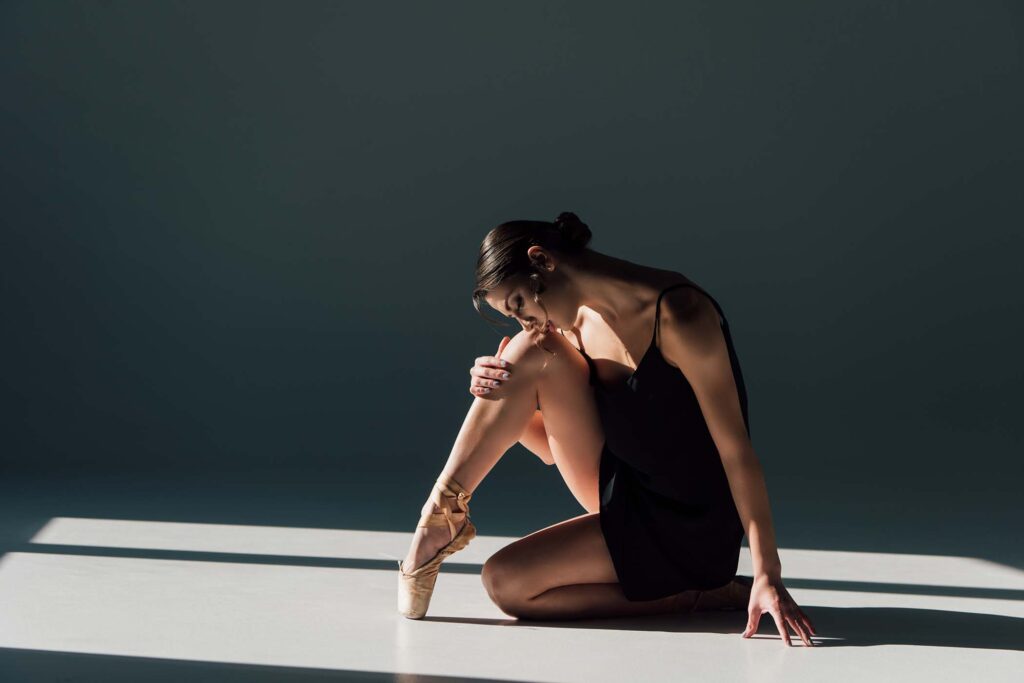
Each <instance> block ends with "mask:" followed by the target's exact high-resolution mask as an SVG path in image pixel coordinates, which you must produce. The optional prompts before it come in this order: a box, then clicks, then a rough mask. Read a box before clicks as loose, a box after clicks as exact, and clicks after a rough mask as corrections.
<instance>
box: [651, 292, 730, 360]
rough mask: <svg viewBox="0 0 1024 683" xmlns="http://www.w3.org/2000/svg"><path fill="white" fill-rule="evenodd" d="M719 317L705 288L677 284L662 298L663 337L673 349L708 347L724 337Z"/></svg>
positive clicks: (665, 344) (661, 326)
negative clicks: (702, 290) (699, 288)
mask: <svg viewBox="0 0 1024 683" xmlns="http://www.w3.org/2000/svg"><path fill="white" fill-rule="evenodd" d="M719 321H720V318H719V315H718V309H717V308H715V305H714V304H713V303H712V302H711V299H709V298H708V297H707V296H705V294H704V293H703V292H701V291H700V290H698V289H696V288H695V287H676V288H675V289H671V290H669V291H667V292H665V295H664V296H663V297H662V299H661V324H660V328H661V331H662V332H663V334H662V335H661V336H662V339H661V340H660V341H661V342H662V346H663V347H669V348H670V349H671V348H675V349H679V350H681V349H683V348H689V349H691V350H694V351H698V352H699V351H701V350H706V349H708V348H709V347H713V346H715V345H716V344H717V342H718V340H719V338H720V337H721V331H720V324H719ZM666 342H667V343H666ZM666 350H668V349H666ZM669 355H672V354H671V353H670V354H669Z"/></svg>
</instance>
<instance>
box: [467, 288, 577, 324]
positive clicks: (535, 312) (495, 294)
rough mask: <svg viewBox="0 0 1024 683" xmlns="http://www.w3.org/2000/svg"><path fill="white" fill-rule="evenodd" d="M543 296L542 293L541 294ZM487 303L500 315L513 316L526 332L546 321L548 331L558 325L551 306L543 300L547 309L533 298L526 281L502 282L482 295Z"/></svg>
mask: <svg viewBox="0 0 1024 683" xmlns="http://www.w3.org/2000/svg"><path fill="white" fill-rule="evenodd" d="M541 296H543V295H541ZM484 298H485V299H486V301H487V304H488V305H489V306H490V307H491V308H493V309H494V310H496V311H498V312H499V313H501V314H502V315H505V316H508V317H510V318H514V319H515V320H516V321H518V322H519V324H520V325H522V327H523V329H524V330H526V331H527V332H539V331H541V330H542V329H543V327H542V326H543V325H544V324H545V321H548V325H549V327H548V331H554V329H555V328H556V327H559V325H558V323H557V322H556V321H555V320H554V318H552V317H551V307H550V305H549V304H548V303H547V301H546V300H545V306H546V307H547V309H548V311H547V312H545V311H544V309H543V308H541V306H540V304H539V303H537V302H536V301H534V300H533V292H532V290H531V289H530V287H529V285H528V284H527V283H502V284H501V285H499V286H498V287H496V288H495V289H494V290H493V291H491V292H490V293H488V294H487V296H486V297H484Z"/></svg>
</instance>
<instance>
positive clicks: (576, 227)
mask: <svg viewBox="0 0 1024 683" xmlns="http://www.w3.org/2000/svg"><path fill="white" fill-rule="evenodd" d="M554 225H555V228H556V229H557V230H558V232H559V234H560V235H561V236H562V241H563V242H564V243H565V244H566V246H567V247H568V248H569V250H570V251H581V250H583V249H584V248H585V247H586V246H587V244H589V243H590V238H591V237H592V236H593V233H591V231H590V227H589V226H588V225H587V224H586V223H584V222H583V221H581V220H580V217H579V216H577V215H576V214H574V213H573V212H572V211H563V212H562V213H560V214H558V218H556V219H555V220H554Z"/></svg>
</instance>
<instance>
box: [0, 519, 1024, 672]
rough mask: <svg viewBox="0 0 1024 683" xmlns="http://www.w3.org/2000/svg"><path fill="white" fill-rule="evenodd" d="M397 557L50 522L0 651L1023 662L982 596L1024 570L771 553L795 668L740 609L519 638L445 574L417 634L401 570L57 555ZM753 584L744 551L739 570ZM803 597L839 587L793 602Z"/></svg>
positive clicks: (399, 660)
mask: <svg viewBox="0 0 1024 683" xmlns="http://www.w3.org/2000/svg"><path fill="white" fill-rule="evenodd" d="M510 540H514V539H509V538H507V537H488V536H478V537H477V539H475V540H474V542H473V544H471V545H470V547H469V548H467V549H466V550H465V551H462V552H461V553H460V554H464V555H465V557H464V561H465V562H475V563H481V562H483V561H484V560H485V559H486V557H487V556H488V555H489V554H490V553H491V552H493V550H496V549H498V548H500V547H502V546H504V545H505V544H506V543H508V542H509V541H510ZM408 541H409V532H376V531H365V530H346V529H305V528H292V527H249V526H239V525H223V524H193V523H188V524H181V523H172V522H151V521H142V520H104V519H83V518H55V519H53V520H51V521H50V522H49V523H48V524H46V525H45V527H44V528H42V529H41V530H40V531H39V533H38V534H36V535H35V537H34V538H33V539H32V543H31V544H29V545H31V546H32V547H33V549H34V552H9V553H7V554H6V555H4V556H3V557H2V558H0V648H15V649H23V650H25V651H29V650H32V651H44V652H45V651H49V652H54V653H57V652H64V653H83V654H96V655H109V656H115V657H116V656H121V657H141V658H162V659H168V660H179V661H195V662H219V663H231V664H246V665H260V666H282V667H305V668H318V669H331V670H337V671H347V672H353V671H355V672H392V673H410V674H420V675H428V676H429V675H435V676H449V677H453V678H459V677H464V678H471V679H495V680H530V681H551V682H552V683H555V682H560V681H583V680H586V681H604V680H623V679H630V680H667V679H668V678H672V677H673V676H676V675H677V674H678V672H680V671H685V672H686V673H687V675H688V677H689V678H692V679H694V680H747V679H751V680H753V679H758V680H764V679H765V677H766V676H767V677H768V678H772V677H776V678H780V679H785V680H823V679H826V678H827V679H828V680H831V681H846V680H849V681H854V680H866V679H879V680H886V679H891V678H893V675H894V672H899V675H898V676H896V677H898V678H899V679H900V680H934V676H935V673H936V672H937V671H941V672H942V673H943V675H944V676H945V678H946V679H947V680H955V679H958V678H959V679H961V680H969V679H971V676H972V675H974V674H976V673H977V671H979V670H984V671H985V672H986V678H987V680H1012V677H1011V676H1010V675H1009V674H1007V675H1005V676H1004V675H1003V672H1004V671H1006V672H1009V671H1015V670H1019V669H1020V667H1021V665H1022V664H1024V655H1022V653H1021V649H1022V648H1024V637H1022V635H1024V632H1022V627H1021V624H1024V601H1022V600H1020V599H1012V598H1010V599H1008V598H999V597H988V596H990V595H997V596H998V595H1009V594H1008V593H1005V591H1019V590H1021V589H1024V572H1021V571H1019V570H1016V569H1013V568H1010V567H1005V566H1002V565H999V564H996V563H992V562H987V561H982V560H976V559H972V558H958V557H941V556H919V555H895V554H884V553H853V552H835V551H815V550H807V549H783V550H782V551H781V554H782V558H783V569H784V577H787V578H790V577H791V578H792V579H793V581H792V584H791V585H792V586H793V587H791V588H790V592H791V593H792V594H793V596H794V598H795V599H796V600H797V601H798V603H799V604H800V605H801V606H802V607H804V609H805V610H806V611H807V612H808V614H810V615H811V616H812V618H813V619H815V621H816V624H817V626H818V629H819V636H820V638H819V643H821V644H823V645H825V647H822V648H819V649H817V651H816V652H813V653H812V652H803V653H797V652H796V651H795V649H791V650H789V651H787V650H785V649H784V648H783V646H782V645H781V644H780V642H779V636H778V632H777V630H776V628H775V626H774V624H773V622H772V620H771V618H770V616H769V615H765V616H764V617H762V621H761V628H760V629H759V632H758V634H757V637H756V638H755V639H753V640H745V639H742V638H740V637H739V633H740V632H741V631H742V630H743V627H744V625H745V619H746V615H745V613H743V612H732V613H717V614H714V613H710V614H707V613H706V614H699V615H688V616H680V615H659V616H656V617H644V618H619V619H587V620H563V621H558V622H538V621H532V622H531V621H525V620H523V621H520V620H516V619H512V618H511V617H509V616H507V615H505V614H504V613H502V612H501V611H500V610H499V609H498V608H497V607H496V606H495V605H494V604H493V603H492V602H491V601H490V599H489V597H488V596H487V594H486V591H485V590H484V587H483V585H482V583H481V581H480V576H479V575H478V574H476V573H457V572H447V571H445V569H444V567H442V573H441V575H440V576H439V577H438V581H437V586H436V589H435V593H434V596H433V599H432V601H431V606H430V611H429V612H428V614H427V618H426V619H423V620H418V621H416V620H408V619H405V618H403V617H401V616H400V615H398V614H397V611H396V590H397V569H396V568H393V567H391V568H389V569H388V570H386V571H385V570H383V569H373V568H370V569H367V568H351V567H308V566H291V565H281V564H262V563H258V562H255V563H254V562H231V561H206V560H204V561H192V560H189V559H154V558H146V557H108V556H103V555H101V554H97V555H89V554H73V555H72V554H66V553H61V552H59V548H60V547H62V546H83V547H89V546H92V547H95V548H97V550H99V549H101V548H104V547H120V548H136V549H139V550H140V551H142V550H146V549H148V550H153V551H155V550H169V549H173V550H179V551H193V552H215V553H244V554H248V555H261V554H265V555H288V554H291V555H294V556H299V557H309V556H319V557H322V556H330V557H339V558H354V559H360V558H363V559H365V558H369V559H375V560H379V559H381V558H385V557H386V558H398V557H401V556H402V555H403V554H404V552H405V551H406V549H407V544H408ZM48 545H49V546H52V548H50V549H48V548H47V546H48ZM453 559H454V558H453ZM446 564H447V562H446ZM749 568H750V562H749V553H748V550H747V549H746V548H744V549H743V552H742V554H741V560H740V571H741V573H742V572H744V571H746V572H749ZM801 580H803V581H812V580H814V581H820V582H822V584H821V585H826V586H828V585H833V584H834V585H836V586H840V588H839V589H836V590H826V589H819V588H809V587H801V583H800V581H801ZM804 585H805V586H807V585H811V584H804ZM873 585H888V586H892V585H905V586H914V585H918V586H945V587H946V588H948V589H950V590H952V591H954V592H953V593H952V594H942V595H938V594H932V595H928V594H922V593H916V594H915V593H914V591H910V590H908V591H899V590H886V591H876V590H872V586H873ZM956 591H962V592H961V593H956ZM972 591H973V592H972ZM998 591H1004V593H999V592H998ZM979 596H980V597H979ZM795 645H797V647H800V645H799V641H798V640H796V641H795ZM829 645H831V647H828V646H829ZM843 645H846V646H847V647H842V646H843ZM850 646H853V647H850ZM867 646H872V647H873V648H877V649H873V650H872V653H873V654H872V656H871V657H865V656H863V655H862V654H858V653H862V652H863V651H864V647H867ZM452 652H459V653H460V656H459V657H457V658H453V657H451V653H452ZM567 652H571V653H572V656H571V657H566V653H567ZM625 652H629V653H630V654H629V656H625V655H624V653H625ZM797 656H805V657H807V658H806V659H794V657H797ZM844 672H846V673H844ZM918 674H920V676H918Z"/></svg>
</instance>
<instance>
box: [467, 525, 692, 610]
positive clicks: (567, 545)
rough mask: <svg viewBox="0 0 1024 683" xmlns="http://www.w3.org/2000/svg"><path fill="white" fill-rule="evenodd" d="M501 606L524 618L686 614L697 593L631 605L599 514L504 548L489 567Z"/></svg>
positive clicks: (486, 576) (489, 581)
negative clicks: (616, 571) (607, 542)
mask: <svg viewBox="0 0 1024 683" xmlns="http://www.w3.org/2000/svg"><path fill="white" fill-rule="evenodd" d="M481 579H482V580H483V583H484V587H485V588H486V589H487V592H488V594H489V595H490V597H491V599H492V600H493V601H494V603H495V604H496V605H498V607H499V608H500V609H501V610H502V611H503V612H505V613H506V614H509V615H511V616H515V617H521V618H524V619H581V618H588V617H617V616H636V615H647V614H663V613H675V612H686V611H688V610H689V608H690V607H691V606H692V605H693V604H694V601H695V600H696V599H697V595H698V591H695V590H693V591H683V592H681V593H676V594H674V595H670V596H667V597H664V598H658V599H656V600H629V599H627V598H626V596H625V594H624V593H623V591H622V587H621V585H620V584H619V583H618V576H617V575H616V573H615V566H614V565H613V564H612V561H611V556H610V555H609V554H608V547H607V545H606V544H605V541H604V536H603V534H602V533H601V527H600V513H599V512H598V513H588V514H584V515H580V516H578V517H573V518H572V519H567V520H565V521H563V522H558V523H557V524H552V525H551V526H548V527H545V528H543V529H540V530H538V531H535V532H533V533H532V534H529V535H528V536H524V537H523V538H521V539H519V540H518V541H514V542H512V543H510V544H509V545H507V546H505V547H504V548H502V549H501V550H499V551H498V552H496V553H495V554H494V555H492V556H491V557H490V558H488V560H487V562H485V563H484V568H483V573H482V574H481Z"/></svg>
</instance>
